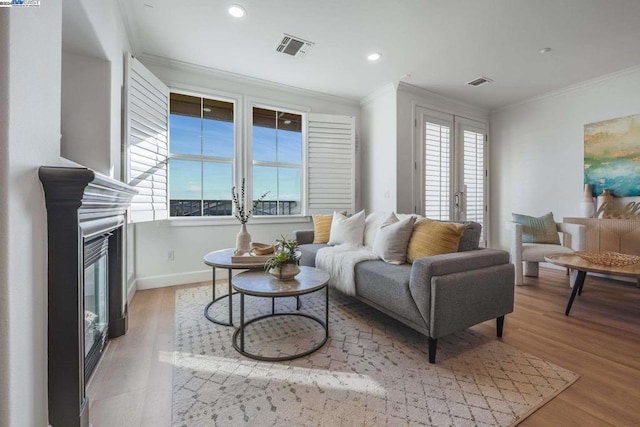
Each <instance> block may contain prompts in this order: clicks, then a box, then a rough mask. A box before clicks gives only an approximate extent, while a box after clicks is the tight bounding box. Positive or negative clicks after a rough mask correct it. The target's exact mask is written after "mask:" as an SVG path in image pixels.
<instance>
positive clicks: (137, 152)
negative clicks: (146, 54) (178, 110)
mask: <svg viewBox="0 0 640 427" xmlns="http://www.w3.org/2000/svg"><path fill="white" fill-rule="evenodd" d="M127 59H128V60H127V63H128V64H127V67H126V71H127V76H126V79H125V82H126V87H125V97H126V102H127V104H126V105H127V108H126V111H125V123H126V132H125V140H126V143H125V149H124V157H125V158H124V166H125V167H124V168H123V169H124V170H125V182H127V183H128V184H129V185H131V186H133V187H135V188H136V189H137V190H138V194H137V195H136V196H134V197H133V200H132V202H131V215H130V219H131V221H132V222H142V221H153V220H158V219H166V218H167V217H168V209H167V148H168V147H167V140H168V138H167V133H168V104H169V89H168V88H167V86H165V85H164V84H163V83H162V82H161V81H160V80H159V79H158V78H157V77H155V76H154V75H153V74H151V72H150V71H149V70H147V68H146V67H145V66H144V65H142V63H140V61H138V60H137V59H135V58H131V57H129V56H127Z"/></svg>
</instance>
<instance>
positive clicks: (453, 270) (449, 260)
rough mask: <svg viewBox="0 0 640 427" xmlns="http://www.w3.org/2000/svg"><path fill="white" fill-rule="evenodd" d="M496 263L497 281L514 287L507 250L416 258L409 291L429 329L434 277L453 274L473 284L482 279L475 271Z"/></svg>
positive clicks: (467, 283)
mask: <svg viewBox="0 0 640 427" xmlns="http://www.w3.org/2000/svg"><path fill="white" fill-rule="evenodd" d="M496 266H499V267H500V269H499V271H500V281H501V282H504V283H509V284H510V286H512V287H513V284H514V276H513V265H512V264H510V263H509V253H508V252H506V251H503V250H500V249H477V250H475V251H467V252H455V253H451V254H443V255H435V256H430V257H426V258H419V259H417V260H415V261H414V262H413V266H412V267H411V277H410V279H409V291H410V292H411V296H412V297H413V300H414V302H415V303H416V306H417V307H418V310H419V311H420V313H421V314H422V317H423V318H424V320H425V322H426V323H427V324H428V325H429V328H433V325H431V305H432V284H433V283H434V282H435V279H436V278H443V277H452V278H455V280H456V281H457V282H459V283H462V284H463V285H464V286H467V285H468V286H474V283H480V282H481V281H482V278H480V277H479V276H478V274H477V273H478V272H480V271H488V270H492V269H493V268H494V267H496ZM485 320H486V319H485Z"/></svg>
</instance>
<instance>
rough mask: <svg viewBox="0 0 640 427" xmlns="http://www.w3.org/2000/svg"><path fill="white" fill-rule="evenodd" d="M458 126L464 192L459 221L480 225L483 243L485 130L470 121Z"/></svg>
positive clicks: (482, 126)
mask: <svg viewBox="0 0 640 427" xmlns="http://www.w3.org/2000/svg"><path fill="white" fill-rule="evenodd" d="M458 125H459V132H460V140H461V142H462V152H463V156H462V162H463V165H462V170H461V173H462V177H461V178H462V183H463V187H462V191H463V192H464V194H463V196H464V197H462V200H464V204H463V206H462V207H461V214H462V215H461V218H460V219H464V220H467V221H475V222H478V223H480V224H482V235H481V236H480V241H481V242H485V240H486V239H485V235H486V233H485V216H486V200H485V187H486V178H487V172H486V167H485V151H486V136H485V135H486V130H485V126H484V125H483V124H482V123H475V122H471V121H470V120H464V119H460V120H459V121H458Z"/></svg>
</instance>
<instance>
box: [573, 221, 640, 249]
mask: <svg viewBox="0 0 640 427" xmlns="http://www.w3.org/2000/svg"><path fill="white" fill-rule="evenodd" d="M563 222H567V223H569V224H582V225H584V226H586V228H587V232H586V242H585V245H586V246H585V249H584V250H585V251H588V252H604V251H612V252H620V253H623V254H630V255H640V220H636V219H600V218H564V219H563ZM566 243H567V242H565V246H566ZM569 243H570V242H569Z"/></svg>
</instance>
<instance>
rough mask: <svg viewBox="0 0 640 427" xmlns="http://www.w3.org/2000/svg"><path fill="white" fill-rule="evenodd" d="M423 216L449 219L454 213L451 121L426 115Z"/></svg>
mask: <svg viewBox="0 0 640 427" xmlns="http://www.w3.org/2000/svg"><path fill="white" fill-rule="evenodd" d="M423 123H424V216H425V217H427V218H431V219H438V220H448V219H449V218H450V215H451V209H450V206H451V199H450V194H451V155H452V150H451V124H449V123H447V122H445V121H442V120H438V119H431V118H425V121H424V122H423Z"/></svg>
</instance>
